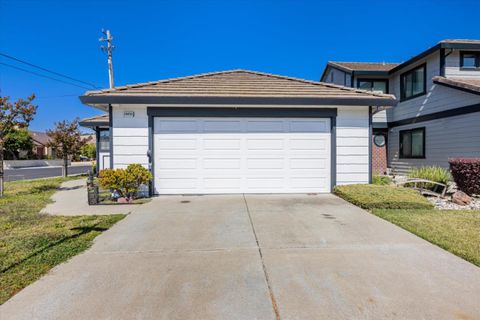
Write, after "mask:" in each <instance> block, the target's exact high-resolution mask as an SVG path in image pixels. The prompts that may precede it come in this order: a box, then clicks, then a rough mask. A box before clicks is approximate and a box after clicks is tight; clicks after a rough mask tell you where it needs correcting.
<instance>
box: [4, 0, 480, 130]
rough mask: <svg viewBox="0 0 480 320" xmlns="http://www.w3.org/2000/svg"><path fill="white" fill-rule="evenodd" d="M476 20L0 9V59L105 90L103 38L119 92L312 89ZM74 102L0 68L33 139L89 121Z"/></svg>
mask: <svg viewBox="0 0 480 320" xmlns="http://www.w3.org/2000/svg"><path fill="white" fill-rule="evenodd" d="M479 11H480V1H469V0H468V1H446V0H440V1H422V0H419V1H301V0H297V1H281V0H278V1H262V0H256V1H230V0H228V1H227V0H224V1H180V0H178V1H141V0H136V1H122V0H120V1H109V0H79V1H71V0H64V1H60V0H58V1H53V0H37V1H25V0H15V1H11V0H0V12H1V16H2V18H1V19H0V52H3V53H6V54H9V55H12V56H15V57H17V58H20V59H23V60H26V61H29V62H31V63H34V64H37V65H40V66H42V67H45V68H49V69H51V70H54V71H57V72H60V73H63V74H67V75H69V76H72V77H75V78H78V79H82V80H85V81H87V82H92V83H94V84H96V85H97V86H99V87H108V73H107V63H106V57H105V55H104V54H103V53H102V52H101V51H100V49H99V45H100V43H99V42H98V38H99V37H100V36H101V29H102V28H108V29H111V31H112V34H113V36H114V38H115V40H114V42H115V45H116V50H115V52H114V69H115V82H116V84H117V85H122V84H129V83H138V82H145V81H152V80H159V79H163V78H170V77H177V76H183V75H191V74H195V73H201V72H210V71H220V70H228V69H237V68H243V69H252V70H258V71H264V72H271V73H278V74H282V75H288V76H295V77H300V78H306V79H311V80H318V79H319V78H320V75H321V73H322V71H323V69H324V66H325V63H326V62H327V61H328V60H338V61H385V62H400V61H404V60H407V59H408V58H409V57H411V56H413V55H416V54H418V53H420V52H421V51H423V50H425V49H427V48H428V47H430V46H433V45H435V44H436V43H437V42H438V41H440V40H442V39H448V38H460V39H480V28H478V12H479ZM0 63H8V64H13V65H15V66H18V67H22V68H27V69H30V70H34V69H32V68H30V67H28V66H23V65H21V64H18V63H15V62H14V61H11V60H8V59H6V58H2V57H0ZM84 91H85V89H82V88H78V87H74V86H70V85H66V84H62V83H57V82H55V81H51V80H47V79H43V78H39V77H36V76H34V75H31V74H27V73H24V72H21V71H18V70H14V69H11V68H8V67H6V66H2V65H0V94H1V95H7V96H11V97H12V98H18V97H25V96H27V95H29V94H31V93H32V92H35V93H36V94H37V97H38V98H37V100H36V103H37V104H38V105H39V109H38V114H37V116H36V119H35V120H34V122H33V123H32V125H31V127H32V129H34V130H44V129H47V128H50V127H51V126H52V125H53V123H54V122H55V121H59V120H63V119H73V118H75V117H80V118H83V117H88V116H93V115H96V114H99V113H100V112H99V111H98V110H96V109H93V108H91V107H88V106H85V105H82V104H81V103H80V101H79V99H78V96H79V95H81V94H82V93H83V92H84Z"/></svg>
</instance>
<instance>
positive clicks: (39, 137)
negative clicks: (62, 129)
mask: <svg viewBox="0 0 480 320" xmlns="http://www.w3.org/2000/svg"><path fill="white" fill-rule="evenodd" d="M28 132H29V133H30V136H31V137H32V139H33V140H34V141H36V142H37V143H39V144H41V145H44V146H45V145H47V143H48V142H49V141H50V137H49V136H48V135H47V134H46V133H45V132H41V131H31V130H29V131H28Z"/></svg>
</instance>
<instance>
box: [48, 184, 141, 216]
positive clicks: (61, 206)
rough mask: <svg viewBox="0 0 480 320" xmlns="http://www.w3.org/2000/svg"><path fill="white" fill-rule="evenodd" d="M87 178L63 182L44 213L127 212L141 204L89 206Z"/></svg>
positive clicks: (62, 214)
mask: <svg viewBox="0 0 480 320" xmlns="http://www.w3.org/2000/svg"><path fill="white" fill-rule="evenodd" d="M86 183H87V180H86V179H78V180H71V181H66V182H64V183H62V185H61V186H60V189H59V191H57V192H56V193H55V194H54V195H53V196H52V200H53V203H49V204H48V205H47V206H46V207H45V208H43V209H42V211H41V212H42V213H48V214H52V215H59V216H77V215H107V214H127V213H130V212H131V211H132V210H134V209H135V208H138V207H139V206H140V205H132V204H128V205H117V204H115V205H96V206H89V205H88V199H87V186H86Z"/></svg>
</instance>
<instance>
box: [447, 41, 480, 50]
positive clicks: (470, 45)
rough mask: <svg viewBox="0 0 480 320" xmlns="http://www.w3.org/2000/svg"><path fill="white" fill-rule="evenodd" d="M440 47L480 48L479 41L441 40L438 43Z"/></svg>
mask: <svg viewBox="0 0 480 320" xmlns="http://www.w3.org/2000/svg"><path fill="white" fill-rule="evenodd" d="M440 44H441V46H442V48H445V49H467V50H468V49H480V43H452V42H442V43H440Z"/></svg>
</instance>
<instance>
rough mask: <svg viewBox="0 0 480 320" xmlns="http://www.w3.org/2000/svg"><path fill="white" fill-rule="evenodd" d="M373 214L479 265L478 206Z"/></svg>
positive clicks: (376, 212)
mask: <svg viewBox="0 0 480 320" xmlns="http://www.w3.org/2000/svg"><path fill="white" fill-rule="evenodd" d="M372 212H373V214H375V215H377V216H379V217H381V218H383V219H385V220H387V221H390V222H392V223H394V224H396V225H398V226H399V227H402V228H403V229H405V230H408V231H410V232H411V233H413V234H416V235H417V236H419V237H421V238H423V239H425V240H427V241H429V242H431V243H433V244H436V245H437V246H439V247H441V248H443V249H445V250H447V251H450V252H451V253H453V254H455V255H457V256H459V257H461V258H463V259H465V260H467V261H470V262H471V263H473V264H475V265H477V266H479V267H480V210H388V209H374V210H373V211H372Z"/></svg>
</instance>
